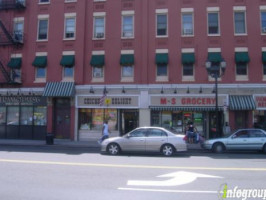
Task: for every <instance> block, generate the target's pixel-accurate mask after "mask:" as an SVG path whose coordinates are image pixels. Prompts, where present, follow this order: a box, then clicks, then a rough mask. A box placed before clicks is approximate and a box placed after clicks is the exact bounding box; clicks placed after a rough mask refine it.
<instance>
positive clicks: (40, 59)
mask: <svg viewBox="0 0 266 200" xmlns="http://www.w3.org/2000/svg"><path fill="white" fill-rule="evenodd" d="M32 65H33V66H34V67H42V68H44V67H46V66H47V56H36V57H35V59H34V61H33V63H32Z"/></svg>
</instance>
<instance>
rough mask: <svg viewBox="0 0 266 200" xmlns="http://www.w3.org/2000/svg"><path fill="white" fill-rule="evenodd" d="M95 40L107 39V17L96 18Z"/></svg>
mask: <svg viewBox="0 0 266 200" xmlns="http://www.w3.org/2000/svg"><path fill="white" fill-rule="evenodd" d="M93 37H94V38H97V39H101V38H104V37H105V17H104V16H99V17H94V35H93Z"/></svg>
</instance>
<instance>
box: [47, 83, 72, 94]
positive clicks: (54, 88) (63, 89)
mask: <svg viewBox="0 0 266 200" xmlns="http://www.w3.org/2000/svg"><path fill="white" fill-rule="evenodd" d="M74 95H75V84H74V82H48V83H47V84H46V86H45V88H44V92H43V96H44V97H73V96H74Z"/></svg>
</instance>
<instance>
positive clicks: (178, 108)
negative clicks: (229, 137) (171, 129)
mask: <svg viewBox="0 0 266 200" xmlns="http://www.w3.org/2000/svg"><path fill="white" fill-rule="evenodd" d="M150 109H151V110H155V111H215V107H214V106H209V107H208V106H205V107H204V106H202V107H196V106H195V107H189V106H150ZM218 110H220V111H221V110H223V107H218Z"/></svg>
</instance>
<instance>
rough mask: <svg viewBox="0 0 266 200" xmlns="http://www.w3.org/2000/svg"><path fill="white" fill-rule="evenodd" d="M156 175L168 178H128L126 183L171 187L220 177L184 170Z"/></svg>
mask: <svg viewBox="0 0 266 200" xmlns="http://www.w3.org/2000/svg"><path fill="white" fill-rule="evenodd" d="M158 177H159V178H170V179H167V180H164V181H145V180H129V181H128V182H127V185H130V186H161V187H171V186H178V185H185V184H189V183H192V182H193V181H195V180H197V178H222V177H220V176H212V175H207V174H199V173H193V172H185V171H179V172H174V173H170V174H164V175H161V176H158Z"/></svg>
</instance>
